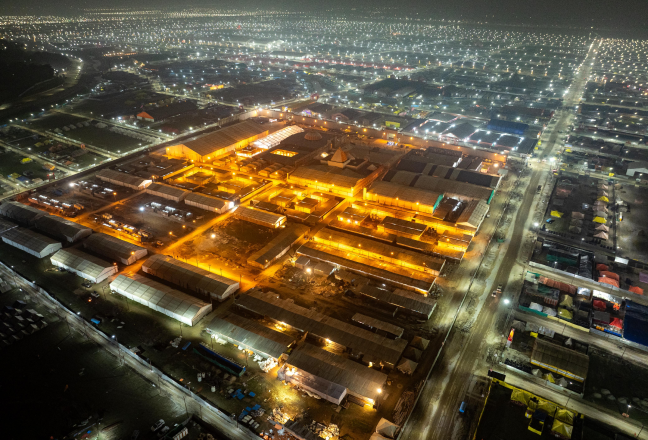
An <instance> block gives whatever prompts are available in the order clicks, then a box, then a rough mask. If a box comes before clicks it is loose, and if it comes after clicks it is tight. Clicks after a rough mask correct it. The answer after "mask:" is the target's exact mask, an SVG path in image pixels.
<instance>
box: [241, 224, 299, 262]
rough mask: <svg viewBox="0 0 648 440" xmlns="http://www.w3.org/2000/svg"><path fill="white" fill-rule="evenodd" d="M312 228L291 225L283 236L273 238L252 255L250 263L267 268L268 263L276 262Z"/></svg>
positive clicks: (282, 233) (249, 259)
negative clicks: (280, 255)
mask: <svg viewBox="0 0 648 440" xmlns="http://www.w3.org/2000/svg"><path fill="white" fill-rule="evenodd" d="M309 229H310V228H309V227H308V226H305V225H296V224H290V225H288V226H287V227H286V229H285V230H283V231H282V232H281V234H279V235H277V236H276V237H275V238H273V239H272V240H271V241H270V242H269V243H268V244H266V245H265V246H263V247H262V248H261V249H259V250H258V251H257V252H255V253H253V254H252V255H250V257H249V258H248V261H255V262H256V263H258V264H260V265H261V266H263V267H265V266H266V265H267V264H268V262H272V261H274V260H275V259H276V258H277V256H278V255H279V254H281V253H282V252H284V251H285V250H286V249H287V248H288V247H289V246H290V245H292V244H293V243H295V242H296V241H297V240H299V239H300V238H301V237H303V236H304V234H306V232H308V230H309Z"/></svg>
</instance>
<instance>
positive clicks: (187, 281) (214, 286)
mask: <svg viewBox="0 0 648 440" xmlns="http://www.w3.org/2000/svg"><path fill="white" fill-rule="evenodd" d="M142 270H143V271H144V272H145V273H148V274H151V275H153V276H156V277H158V278H161V279H163V280H166V281H169V282H171V283H173V284H176V285H178V286H180V287H182V288H185V289H189V290H192V291H194V292H197V293H200V294H201V295H205V296H210V297H211V298H214V299H216V300H218V301H224V300H225V299H226V298H227V297H228V296H230V295H231V294H232V293H234V292H236V291H237V290H238V288H239V283H238V281H234V280H230V279H229V278H226V277H223V276H220V275H217V274H215V273H213V272H209V271H207V270H205V269H201V268H199V267H196V266H194V265H191V264H188V263H184V262H182V261H180V260H176V259H175V258H173V257H169V256H167V255H162V254H156V255H153V256H152V257H150V258H149V259H148V260H146V261H145V262H144V264H143V265H142Z"/></svg>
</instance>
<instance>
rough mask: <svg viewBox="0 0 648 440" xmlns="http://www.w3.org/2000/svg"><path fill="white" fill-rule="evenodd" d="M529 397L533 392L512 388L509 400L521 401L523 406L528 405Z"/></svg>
mask: <svg viewBox="0 0 648 440" xmlns="http://www.w3.org/2000/svg"><path fill="white" fill-rule="evenodd" d="M531 397H533V394H531V393H529V392H528V391H524V390H521V389H519V388H514V389H513V392H512V393H511V400H512V401H513V402H517V403H521V404H522V405H524V406H529V401H530V400H531Z"/></svg>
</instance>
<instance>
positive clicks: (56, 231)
mask: <svg viewBox="0 0 648 440" xmlns="http://www.w3.org/2000/svg"><path fill="white" fill-rule="evenodd" d="M34 225H35V226H36V229H38V230H39V231H41V232H44V233H46V234H48V235H51V236H52V237H55V238H57V239H59V240H64V241H66V242H68V243H74V242H75V241H79V240H81V239H82V238H85V237H87V236H89V235H90V234H92V229H90V228H88V227H86V226H83V225H80V224H78V223H75V222H73V221H70V220H67V219H64V218H63V217H59V216H57V215H49V214H48V215H45V216H43V217H40V218H39V219H37V220H36V221H35V222H34Z"/></svg>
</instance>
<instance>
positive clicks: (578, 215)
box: [572, 211, 585, 220]
mask: <svg viewBox="0 0 648 440" xmlns="http://www.w3.org/2000/svg"><path fill="white" fill-rule="evenodd" d="M572 218H575V219H578V220H582V219H584V218H585V214H583V213H582V212H578V211H574V212H572Z"/></svg>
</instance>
